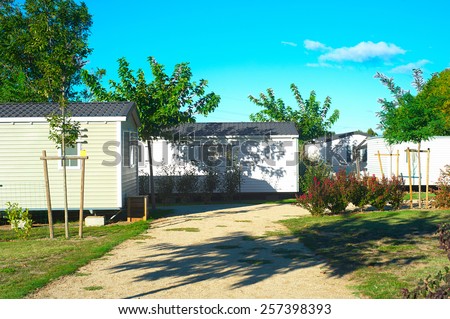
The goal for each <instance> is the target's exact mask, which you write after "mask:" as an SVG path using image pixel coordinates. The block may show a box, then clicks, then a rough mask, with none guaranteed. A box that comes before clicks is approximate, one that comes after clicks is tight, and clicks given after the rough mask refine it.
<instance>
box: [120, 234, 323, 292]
mask: <svg viewBox="0 0 450 319" xmlns="http://www.w3.org/2000/svg"><path fill="white" fill-rule="evenodd" d="M146 249H148V254H147V255H146V256H143V257H141V258H139V259H137V260H131V261H129V262H125V263H122V264H120V265H118V266H116V267H114V268H112V269H113V270H114V271H115V272H125V271H133V270H139V271H140V272H142V271H144V273H143V274H142V275H139V276H137V277H136V278H135V282H136V283H137V284H138V283H139V282H142V281H153V282H155V286H154V289H153V290H150V291H145V292H142V293H140V294H137V295H134V296H129V297H128V298H139V297H143V296H147V295H151V294H154V293H157V292H161V291H166V290H171V289H174V288H177V287H183V286H186V285H190V284H194V283H199V282H203V281H207V280H217V279H224V278H229V277H233V279H232V280H233V281H232V282H233V284H232V286H231V288H232V289H237V288H240V287H244V286H249V285H252V284H255V283H258V282H261V281H263V280H265V279H267V278H270V277H272V276H274V275H276V274H285V273H289V272H291V271H293V270H296V269H299V268H307V267H313V266H316V265H319V264H322V263H323V261H320V260H318V259H317V258H316V257H315V256H314V255H313V254H311V253H310V252H309V250H307V249H306V248H304V246H303V245H301V244H299V243H298V242H297V240H296V239H295V238H294V237H285V238H283V239H280V238H276V237H254V236H250V235H249V234H248V233H245V232H235V233H232V234H230V235H229V236H227V237H218V238H213V239H211V241H209V242H208V243H200V244H192V245H183V246H179V245H173V244H159V245H154V246H148V247H146ZM159 279H170V282H171V284H169V285H163V284H162V283H158V282H157V281H158V280H159Z"/></svg>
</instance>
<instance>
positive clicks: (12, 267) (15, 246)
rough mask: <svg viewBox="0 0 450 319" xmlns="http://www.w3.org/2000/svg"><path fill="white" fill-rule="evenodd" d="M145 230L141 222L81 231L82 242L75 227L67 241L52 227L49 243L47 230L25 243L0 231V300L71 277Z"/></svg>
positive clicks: (39, 229) (60, 230) (59, 229)
mask: <svg viewBox="0 0 450 319" xmlns="http://www.w3.org/2000/svg"><path fill="white" fill-rule="evenodd" d="M167 212H168V211H165V212H158V215H159V216H162V215H165V214H167ZM148 226H149V222H144V221H142V222H136V223H130V224H128V223H117V224H112V225H108V226H104V227H85V228H84V238H83V239H78V238H77V236H78V226H77V224H73V225H71V228H70V232H71V239H69V240H66V239H65V238H64V228H63V225H61V224H59V225H57V226H56V227H55V237H56V238H55V239H53V240H50V239H49V238H48V237H49V235H48V227H34V228H33V229H32V231H31V235H30V237H29V238H28V239H27V240H20V239H17V238H16V235H15V233H14V232H13V231H11V230H9V229H7V228H6V229H0V299H6V298H23V297H25V296H26V295H27V294H29V293H30V292H32V291H34V290H35V289H37V288H40V287H43V286H45V285H46V284H47V283H49V282H50V281H51V280H54V279H56V278H58V277H60V276H63V275H67V274H71V273H74V272H76V271H77V269H78V268H80V267H81V266H83V265H86V264H87V263H88V262H89V261H91V260H93V259H96V258H100V257H102V256H104V255H105V254H106V253H107V252H109V251H110V250H111V249H112V248H114V247H115V246H117V245H118V244H120V243H122V242H123V241H125V240H127V239H130V238H133V237H136V236H138V235H139V234H142V233H143V232H145V231H146V230H147V229H148Z"/></svg>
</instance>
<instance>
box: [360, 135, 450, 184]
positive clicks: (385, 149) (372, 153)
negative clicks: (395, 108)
mask: <svg viewBox="0 0 450 319" xmlns="http://www.w3.org/2000/svg"><path fill="white" fill-rule="evenodd" d="M449 145H450V137H449V136H436V137H434V138H433V139H431V140H429V141H424V142H422V143H421V150H422V151H426V150H427V149H430V163H429V165H430V175H429V179H430V185H436V183H437V181H438V178H439V174H440V170H441V169H443V168H444V166H445V165H449V164H450V148H449ZM408 147H409V148H410V149H413V150H417V144H415V143H401V144H394V145H388V144H387V142H386V141H385V140H384V139H383V138H380V137H377V138H370V139H369V140H368V141H367V153H368V154H367V173H368V174H369V175H375V176H377V177H381V175H382V174H381V168H382V169H383V173H384V175H385V176H386V177H389V176H391V175H394V174H396V171H397V160H396V156H392V157H391V156H381V167H380V164H379V160H378V155H377V154H378V151H379V152H380V154H397V150H398V151H399V154H400V157H399V175H401V176H403V177H404V180H405V185H409V178H408V163H407V156H406V151H405V150H406V149H407V148H408ZM426 169H427V153H425V152H422V153H421V171H422V185H425V183H426V176H427V175H426V174H427V173H426ZM411 171H412V174H411V176H412V179H413V180H412V184H413V185H418V182H419V179H418V176H419V166H418V156H417V152H411Z"/></svg>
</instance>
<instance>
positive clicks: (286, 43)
mask: <svg viewBox="0 0 450 319" xmlns="http://www.w3.org/2000/svg"><path fill="white" fill-rule="evenodd" d="M281 44H284V45H289V46H291V47H296V46H297V43H295V42H288V41H281Z"/></svg>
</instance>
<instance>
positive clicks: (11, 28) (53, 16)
mask: <svg viewBox="0 0 450 319" xmlns="http://www.w3.org/2000/svg"><path fill="white" fill-rule="evenodd" d="M20 3H21V1H14V0H1V1H0V30H1V32H0V63H1V66H2V68H1V70H0V101H2V102H55V103H58V104H59V106H60V109H61V114H55V115H53V116H49V121H50V132H49V138H50V139H51V140H53V141H55V142H56V143H57V147H58V148H61V154H62V156H63V157H65V154H66V152H65V149H66V145H70V144H71V143H72V142H73V141H74V137H73V136H72V134H71V133H74V132H75V134H76V132H77V125H78V124H77V123H73V124H74V126H72V125H70V122H69V121H67V112H66V111H67V110H66V107H67V102H68V100H69V99H74V98H76V96H77V91H76V86H77V85H78V84H80V83H81V82H80V80H81V78H80V71H81V69H82V67H83V66H84V65H85V63H86V60H85V59H86V57H87V56H88V55H89V54H90V53H91V49H90V48H89V47H88V36H89V34H90V32H89V29H90V27H91V25H92V19H91V15H90V14H89V12H88V9H87V7H86V5H85V4H84V3H81V4H77V3H76V2H75V1H73V0H26V1H25V2H24V3H23V4H20ZM56 131H58V132H59V133H60V136H59V137H57V136H56V135H55V132H56ZM75 139H76V138H75ZM62 162H63V167H64V169H63V174H64V202H65V203H64V207H65V209H64V210H65V231H66V238H68V237H69V226H68V225H69V224H68V212H67V179H66V161H64V160H63V161H62Z"/></svg>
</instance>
